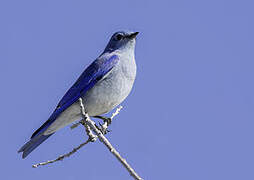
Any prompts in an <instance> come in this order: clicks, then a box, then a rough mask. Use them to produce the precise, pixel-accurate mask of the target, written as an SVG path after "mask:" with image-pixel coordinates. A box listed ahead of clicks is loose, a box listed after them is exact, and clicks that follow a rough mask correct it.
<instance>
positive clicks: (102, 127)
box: [94, 116, 112, 134]
mask: <svg viewBox="0 0 254 180" xmlns="http://www.w3.org/2000/svg"><path fill="white" fill-rule="evenodd" d="M94 117H95V118H98V119H102V120H103V122H104V123H103V124H101V123H99V126H98V125H96V127H97V128H98V129H99V130H100V131H101V133H102V134H107V133H108V132H110V130H108V126H109V125H110V124H111V122H112V119H111V118H108V117H104V116H94Z"/></svg>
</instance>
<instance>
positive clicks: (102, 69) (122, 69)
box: [18, 31, 138, 158]
mask: <svg viewBox="0 0 254 180" xmlns="http://www.w3.org/2000/svg"><path fill="white" fill-rule="evenodd" d="M137 34H138V32H127V31H119V32H116V33H115V34H113V36H112V37H111V39H110V41H109V43H108V45H107V46H106V48H105V50H104V51H103V53H102V54H101V55H100V56H99V57H98V58H97V59H96V60H95V61H94V62H93V63H92V64H90V65H89V66H88V67H87V68H86V69H85V71H84V72H83V73H82V74H81V76H80V77H79V78H78V80H77V81H76V82H75V83H74V84H73V86H72V87H71V88H70V89H69V90H68V91H67V93H66V94H65V95H64V96H63V98H62V99H61V100H60V102H59V103H58V105H57V107H56V109H55V111H54V112H53V113H52V114H51V116H50V117H49V119H48V120H47V121H46V122H45V123H44V124H43V125H42V126H41V127H40V128H39V129H37V130H36V131H35V132H34V133H33V135H32V137H31V139H30V141H28V142H27V143H26V144H25V145H24V146H23V147H21V149H20V150H19V151H18V152H23V155H22V157H23V158H25V157H26V156H27V155H28V154H30V153H31V152H32V151H33V150H34V149H35V148H36V147H37V146H39V145H40V144H41V143H42V142H43V141H45V140H46V139H47V138H48V137H50V136H51V135H52V134H54V133H55V132H56V131H57V130H59V129H60V128H63V127H64V126H66V125H68V124H70V123H72V122H74V121H76V120H79V119H81V113H80V106H79V101H78V99H79V98H80V97H81V98H82V100H83V102H84V106H85V110H86V112H87V113H88V115H90V116H98V115H101V114H104V113H107V112H109V111H110V110H112V109H113V108H115V107H116V106H118V105H119V104H120V103H121V102H122V101H123V100H124V99H125V98H126V97H127V96H128V95H129V93H130V91H131V89H132V86H133V83H134V80H135V77H136V63H135V58H134V50H135V43H136V36H137Z"/></svg>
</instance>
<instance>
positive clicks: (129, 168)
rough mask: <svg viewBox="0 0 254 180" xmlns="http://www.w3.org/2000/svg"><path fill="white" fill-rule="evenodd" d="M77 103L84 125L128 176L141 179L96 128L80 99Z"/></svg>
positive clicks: (137, 179)
mask: <svg viewBox="0 0 254 180" xmlns="http://www.w3.org/2000/svg"><path fill="white" fill-rule="evenodd" d="M79 103H80V108H81V112H82V114H81V115H82V116H83V119H84V121H85V123H86V124H87V125H88V126H89V127H90V128H91V129H92V130H93V132H94V133H95V134H96V135H97V136H98V138H99V140H100V141H101V142H102V143H103V144H104V145H105V146H106V147H107V148H108V149H109V151H110V152H111V153H112V154H113V155H114V156H115V157H116V158H117V159H118V160H119V161H120V162H121V164H122V165H123V166H124V167H125V168H126V169H127V171H128V172H129V173H130V175H131V176H132V177H133V178H134V179H136V180H141V179H142V178H141V177H140V176H139V175H138V174H137V173H136V172H135V171H134V169H133V168H132V167H131V166H130V165H129V164H128V163H127V161H126V160H125V159H124V158H122V156H121V155H120V154H119V152H117V151H116V149H115V148H114V147H113V146H112V145H111V143H110V142H109V141H108V139H107V138H106V137H105V136H104V135H103V134H102V132H101V131H100V130H99V129H98V128H97V127H96V124H95V122H94V121H92V120H91V119H90V117H89V116H88V114H87V113H86V112H85V108H84V105H83V102H82V98H79Z"/></svg>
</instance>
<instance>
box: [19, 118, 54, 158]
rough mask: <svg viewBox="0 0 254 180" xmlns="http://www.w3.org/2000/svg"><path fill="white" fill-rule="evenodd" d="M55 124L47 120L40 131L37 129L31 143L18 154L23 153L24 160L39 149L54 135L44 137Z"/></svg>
mask: <svg viewBox="0 0 254 180" xmlns="http://www.w3.org/2000/svg"><path fill="white" fill-rule="evenodd" d="M52 123H53V121H51V120H50V119H49V120H47V121H46V122H45V123H44V124H43V125H42V126H41V127H40V128H39V129H37V130H36V131H35V132H34V133H33V135H32V137H31V139H30V141H28V142H27V143H26V144H25V145H24V146H22V147H21V148H20V150H19V151H18V152H23V155H22V158H23V159H24V158H25V157H27V156H28V154H30V153H31V152H32V151H33V150H34V149H35V148H37V147H38V146H39V145H40V144H41V143H43V141H45V140H46V139H48V138H49V137H50V136H51V135H53V134H54V133H52V134H49V135H43V132H44V131H45V130H46V129H47V128H48V127H49V126H50V125H51V124H52Z"/></svg>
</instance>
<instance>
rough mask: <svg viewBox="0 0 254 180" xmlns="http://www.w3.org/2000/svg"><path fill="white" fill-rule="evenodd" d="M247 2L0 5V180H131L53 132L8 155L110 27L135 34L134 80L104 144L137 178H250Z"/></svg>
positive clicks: (73, 134) (253, 38)
mask: <svg viewBox="0 0 254 180" xmlns="http://www.w3.org/2000/svg"><path fill="white" fill-rule="evenodd" d="M253 5H254V3H253V1H245V0H243V1H234V0H231V1H229V0H213V1H201V0H199V1H198V0H193V1H187V0H171V1H160V0H158V1H144V0H139V1H134V0H129V1H117V0H115V1H112V0H109V1H77V0H73V1H66V0H61V1H60V0H58V1H56V0H51V1H47V0H45V1H32V0H30V1H27V0H24V1H17V0H16V1H15V0H10V1H1V2H0V24H1V28H0V52H1V53H0V69H1V70H0V80H1V82H2V88H1V93H0V99H1V103H0V106H1V131H0V135H1V137H2V138H1V140H2V144H1V150H0V152H1V155H2V156H1V157H2V159H1V165H0V167H1V178H3V179H18V178H19V179H35V178H36V179H37V180H41V179H45V178H49V179H63V180H65V179H66V180H72V179H90V180H93V179H102V178H103V179H123V180H124V179H126V180H127V179H131V178H130V176H129V174H128V173H127V171H126V170H125V169H124V168H123V167H122V166H121V165H120V164H119V162H118V161H117V160H116V159H115V158H114V157H113V156H112V155H111V154H110V153H109V152H108V150H107V149H106V148H105V147H104V146H103V145H102V144H101V143H100V142H99V141H98V142H96V143H93V144H89V145H87V146H86V147H84V148H83V149H81V150H80V151H79V152H78V153H76V154H75V155H74V156H72V157H71V158H68V159H65V160H64V161H63V162H60V163H55V164H52V165H49V166H47V167H41V168H37V169H32V168H31V165H32V164H34V163H38V162H41V161H45V160H49V159H53V158H55V157H57V156H58V155H59V154H63V153H65V152H68V151H69V150H71V149H72V148H73V147H74V146H76V145H78V144H80V143H81V142H83V141H84V140H85V138H86V137H85V134H84V130H83V129H82V128H81V127H80V128H76V129H75V130H73V131H71V130H70V129H69V128H68V127H66V128H64V129H62V130H60V131H59V132H57V133H56V134H55V135H54V136H52V137H51V138H49V139H48V140H47V141H46V142H45V143H43V144H42V145H41V146H40V147H39V148H38V149H36V150H35V151H34V152H33V153H31V155H29V156H28V157H27V158H26V159H25V160H23V159H21V155H20V154H17V150H18V149H19V148H20V147H21V146H22V145H23V144H24V143H25V142H26V141H27V140H28V139H29V138H30V136H31V134H32V133H33V131H34V130H36V129H37V128H38V127H39V126H40V125H41V124H42V123H43V122H44V121H45V120H47V118H48V117H49V115H50V114H51V112H52V111H53V110H54V108H55V106H56V104H57V103H58V101H59V100H60V98H61V97H62V96H63V94H64V93H65V92H66V91H67V89H68V88H69V87H70V86H71V85H72V83H73V82H74V81H75V80H76V78H77V77H78V76H79V74H80V73H81V72H82V71H83V70H84V68H85V67H86V66H87V65H88V64H89V63H91V62H92V61H93V60H94V59H95V58H96V57H97V56H98V55H99V54H100V53H101V52H102V50H103V49H104V48H105V46H106V43H107V42H108V40H109V38H110V36H111V35H112V34H113V33H114V32H115V31H118V30H123V29H129V30H133V31H139V32H140V34H139V35H138V40H137V46H136V61H137V66H138V71H137V79H136V82H135V85H134V88H133V91H132V92H131V94H130V96H129V97H128V98H127V99H126V101H124V102H123V104H122V105H123V106H124V109H123V110H122V111H121V113H120V114H119V115H118V116H117V119H116V120H115V121H114V122H113V124H112V126H111V127H110V129H111V130H112V132H111V133H110V134H108V135H107V137H108V138H109V140H110V141H111V143H112V144H113V145H114V146H115V147H116V148H117V149H118V150H119V152H120V153H121V154H122V155H123V156H124V157H126V158H127V160H128V162H129V163H130V164H131V165H132V166H133V167H134V168H135V170H136V171H137V172H138V173H139V174H140V175H141V176H142V177H143V178H144V179H174V180H186V179H189V180H192V179H193V180H199V179H200V180H204V179H206V180H214V179H217V180H225V179H230V180H238V179H244V180H252V179H254V171H253V169H254V164H253V162H254V155H253V152H254V145H253V137H254V131H253V127H254V121H253V119H254V111H253V110H254V83H253V76H254V71H253V67H254V53H253V49H254V43H253V42H254V35H253V32H254V23H253V18H254V12H253Z"/></svg>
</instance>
